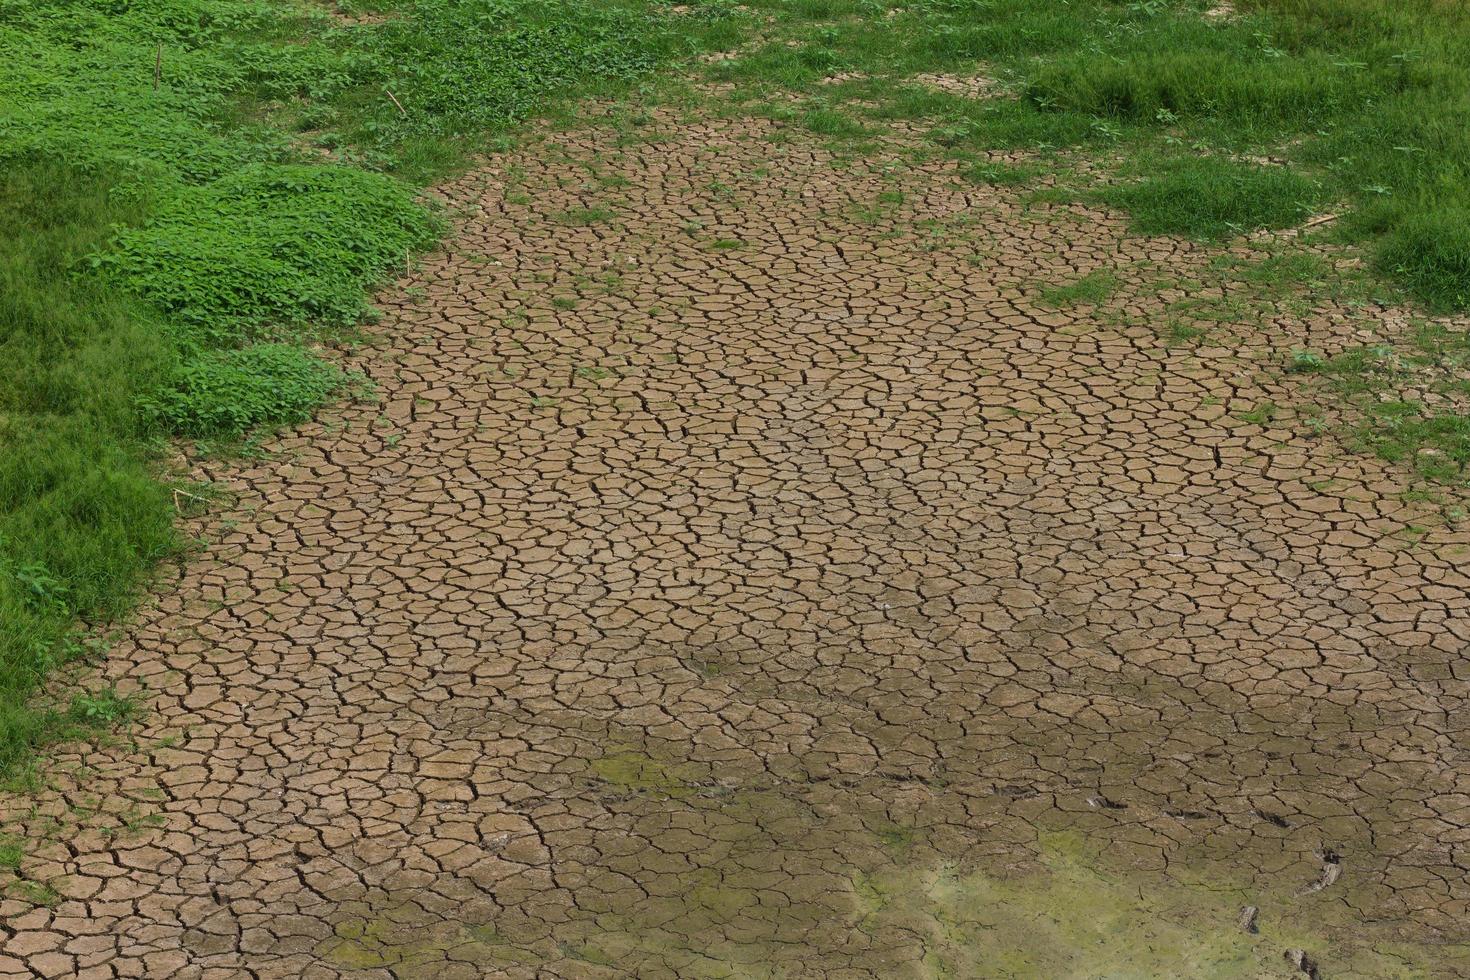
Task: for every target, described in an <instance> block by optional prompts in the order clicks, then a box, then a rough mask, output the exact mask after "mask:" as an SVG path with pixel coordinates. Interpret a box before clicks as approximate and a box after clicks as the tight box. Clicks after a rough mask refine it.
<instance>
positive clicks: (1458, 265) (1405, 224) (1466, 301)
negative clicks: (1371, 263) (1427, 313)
mask: <svg viewBox="0 0 1470 980" xmlns="http://www.w3.org/2000/svg"><path fill="white" fill-rule="evenodd" d="M1377 260H1378V265H1379V267H1380V268H1381V269H1382V270H1383V271H1384V272H1385V273H1387V274H1388V275H1390V276H1392V277H1394V278H1396V279H1398V280H1399V281H1400V282H1402V283H1403V284H1404V285H1405V286H1407V287H1408V288H1409V289H1410V290H1411V291H1412V292H1413V293H1414V294H1415V295H1417V296H1419V297H1420V298H1421V299H1423V300H1424V301H1425V302H1426V303H1428V304H1429V305H1430V306H1431V307H1432V308H1434V309H1439V310H1456V309H1464V308H1466V307H1470V207H1464V208H1458V207H1457V208H1445V209H1443V210H1435V211H1424V212H1421V213H1418V214H1411V215H1407V216H1405V217H1404V218H1403V219H1402V220H1401V221H1399V222H1398V223H1397V224H1396V225H1395V226H1394V227H1393V228H1392V229H1391V230H1390V231H1389V232H1388V233H1387V234H1386V236H1385V237H1384V241H1383V245H1382V247H1381V248H1380V249H1379V250H1378V256H1377Z"/></svg>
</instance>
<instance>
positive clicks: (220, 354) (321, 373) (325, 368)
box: [142, 344, 347, 437]
mask: <svg viewBox="0 0 1470 980" xmlns="http://www.w3.org/2000/svg"><path fill="white" fill-rule="evenodd" d="M346 380H347V379H346V375H344V374H343V373H342V371H341V370H340V369H339V368H337V367H336V366H335V365H332V364H327V363H326V362H324V361H321V360H319V359H317V358H316V357H313V356H312V355H311V354H310V353H309V352H308V351H306V350H303V349H302V348H301V347H297V346H295V345H292V344H255V345H253V346H250V347H245V348H241V349H238V350H219V351H206V352H204V353H202V354H199V355H198V356H196V357H193V358H191V359H190V360H188V361H186V362H185V363H184V364H182V365H181V366H180V367H179V368H178V370H177V371H176V372H175V373H174V376H173V377H172V378H171V379H170V382H169V384H168V386H167V387H165V388H164V389H162V390H161V391H159V392H158V393H157V394H155V395H153V396H151V397H149V398H145V399H143V402H142V405H143V408H144V410H145V412H147V413H148V414H149V415H151V416H152V417H153V418H155V419H157V420H158V421H159V422H161V423H162V424H163V425H165V426H166V427H167V428H169V429H171V430H172V431H174V432H179V433H182V434H184V435H189V436H222V437H237V436H241V435H244V434H245V433H246V432H248V431H249V430H251V429H253V428H255V427H256V426H260V425H290V424H293V423H297V422H303V421H305V420H306V419H308V418H310V417H311V412H312V409H314V408H316V407H317V406H318V405H320V404H322V403H323V402H325V401H327V400H328V399H329V398H330V397H331V396H332V395H333V394H335V393H336V392H338V391H340V390H341V389H342V387H343V386H344V385H345V383H346Z"/></svg>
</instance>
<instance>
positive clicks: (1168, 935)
mask: <svg viewBox="0 0 1470 980" xmlns="http://www.w3.org/2000/svg"><path fill="white" fill-rule="evenodd" d="M1040 858H1041V863H1042V866H1043V870H1040V871H1037V872H1034V873H1029V874H1025V875H1019V876H1015V877H1003V876H992V875H987V874H983V873H977V872H972V873H964V872H960V871H959V870H957V869H955V868H954V867H952V866H938V867H933V868H928V869H912V868H895V869H893V870H891V871H889V872H887V873H884V874H878V875H859V876H856V877H855V878H854V880H853V883H852V894H853V905H854V910H855V911H856V913H857V914H858V916H859V923H860V924H859V928H861V929H862V930H863V931H864V932H868V933H870V934H872V935H874V936H881V935H883V934H884V933H885V932H889V933H899V932H910V933H912V934H914V935H917V936H921V937H923V945H924V947H925V949H926V956H925V959H924V965H925V967H926V969H927V972H928V975H930V976H934V977H975V976H986V977H1037V976H1045V977H1053V978H1059V980H1060V978H1079V980H1080V978H1096V977H1120V978H1140V980H1142V978H1153V977H1211V978H1221V980H1225V978H1232V977H1238V978H1251V980H1258V978H1263V977H1279V978H1283V980H1287V978H1300V976H1301V973H1300V972H1299V971H1298V970H1297V969H1296V968H1295V967H1294V966H1292V965H1291V964H1290V963H1288V962H1287V959H1286V957H1285V955H1284V954H1285V952H1286V950H1288V949H1299V948H1305V949H1308V950H1312V951H1314V956H1315V958H1316V959H1317V960H1318V961H1319V962H1322V963H1324V964H1325V966H1324V969H1325V968H1326V967H1330V968H1331V975H1332V976H1334V977H1343V976H1361V977H1375V978H1389V977H1394V978H1410V977H1425V978H1428V977H1431V976H1434V975H1436V971H1442V970H1443V969H1444V968H1445V966H1446V965H1447V963H1448V961H1449V957H1450V956H1451V955H1452V954H1454V953H1458V954H1459V955H1461V956H1464V955H1466V950H1464V949H1461V948H1456V949H1454V950H1451V949H1445V950H1442V951H1441V952H1442V953H1443V956H1440V955H1436V957H1435V958H1434V962H1433V963H1432V964H1431V963H1430V962H1429V961H1428V959H1427V957H1425V956H1424V953H1423V951H1422V950H1420V949H1414V950H1408V949H1402V948H1390V947H1389V946H1388V945H1384V944H1378V945H1376V946H1375V945H1374V944H1372V943H1371V941H1367V940H1364V939H1363V937H1361V936H1360V935H1355V934H1354V932H1353V930H1352V926H1351V921H1350V917H1349V916H1348V915H1346V914H1345V912H1343V911H1338V909H1337V907H1336V906H1333V905H1329V904H1327V903H1323V902H1304V901H1300V900H1298V901H1297V902H1296V903H1295V905H1292V904H1290V900H1289V899H1288V898H1287V897H1286V896H1284V895H1283V896H1271V897H1270V899H1269V900H1268V899H1260V898H1258V899H1257V900H1258V901H1260V902H1261V903H1262V911H1261V913H1260V919H1259V930H1260V931H1259V933H1256V934H1253V933H1250V932H1247V931H1246V930H1244V929H1242V928H1241V927H1240V914H1241V909H1242V908H1243V907H1244V906H1246V905H1247V904H1254V902H1249V901H1247V899H1248V897H1249V896H1248V893H1247V892H1246V891H1245V890H1243V889H1238V888H1234V887H1231V886H1229V885H1225V884H1208V883H1191V884H1185V883H1180V882H1175V881H1171V880H1167V879H1164V878H1162V877H1159V876H1155V875H1149V876H1140V875H1136V874H1127V873H1118V874H1113V873H1110V872H1108V871H1106V870H1103V869H1102V868H1101V866H1100V865H1099V863H1098V862H1097V860H1096V856H1095V855H1093V854H1090V853H1089V852H1088V851H1087V850H1086V849H1085V847H1084V846H1083V844H1082V840H1081V838H1080V837H1076V836H1074V835H1071V834H1056V835H1043V836H1042V837H1041V840H1040Z"/></svg>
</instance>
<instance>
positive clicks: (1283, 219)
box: [1095, 156, 1322, 239]
mask: <svg viewBox="0 0 1470 980" xmlns="http://www.w3.org/2000/svg"><path fill="white" fill-rule="evenodd" d="M1135 173H1136V176H1135V177H1134V179H1132V180H1129V181H1127V182H1126V183H1122V184H1118V185H1116V186H1113V187H1109V188H1106V189H1104V190H1101V191H1097V192H1095V197H1096V198H1097V200H1099V201H1101V202H1103V203H1104V204H1108V205H1111V206H1113V207H1119V208H1123V209H1125V210H1127V211H1128V213H1129V216H1130V218H1131V227H1132V228H1133V230H1134V231H1136V232H1139V233H1141V234H1145V235H1184V236H1187V237H1190V238H1203V239H1215V238H1224V237H1228V236H1230V235H1236V234H1240V233H1241V232H1246V231H1255V230H1258V229H1262V228H1286V227H1290V226H1292V225H1295V224H1298V223H1300V222H1301V221H1302V219H1304V218H1305V217H1307V216H1308V215H1309V214H1311V211H1312V207H1313V204H1314V203H1315V202H1316V201H1317V200H1319V199H1320V198H1321V194H1322V191H1321V189H1320V187H1319V185H1317V184H1316V183H1315V182H1314V181H1312V180H1310V179H1308V178H1307V177H1304V176H1303V175H1301V174H1300V173H1298V172H1297V171H1295V170H1292V169H1288V168H1285V167H1268V166H1256V165H1254V164H1249V163H1237V162H1236V161H1233V160H1226V159H1220V158H1218V157H1195V156H1183V157H1173V158H1165V159H1160V160H1150V161H1148V162H1147V163H1145V164H1140V165H1139V166H1138V167H1137V169H1136V171H1135Z"/></svg>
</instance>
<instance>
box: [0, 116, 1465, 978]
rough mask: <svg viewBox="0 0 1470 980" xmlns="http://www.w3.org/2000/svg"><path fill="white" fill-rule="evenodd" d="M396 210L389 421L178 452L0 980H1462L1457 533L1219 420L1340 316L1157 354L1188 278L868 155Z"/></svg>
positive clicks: (1298, 445)
mask: <svg viewBox="0 0 1470 980" xmlns="http://www.w3.org/2000/svg"><path fill="white" fill-rule="evenodd" d="M896 188H901V189H902V191H903V193H902V195H901V196H900V195H896V194H894V193H893V191H894V190H895V189H896ZM441 191H442V196H443V198H444V200H445V201H446V202H447V204H448V206H449V208H450V213H451V214H452V215H453V216H454V218H455V223H456V231H455V233H454V235H453V237H452V239H451V240H450V242H449V244H448V247H447V249H446V250H445V251H444V252H442V253H439V254H436V255H433V256H430V257H429V258H428V259H426V260H425V261H424V262H423V263H422V265H421V266H420V267H419V268H417V269H416V270H414V271H413V272H412V273H411V274H409V275H407V276H406V278H405V279H404V280H403V281H401V282H400V283H398V284H397V286H396V287H394V288H393V289H391V290H389V291H387V292H386V293H385V295H384V296H383V297H382V304H383V306H384V309H385V313H386V316H385V318H384V322H383V323H382V324H381V325H380V326H379V327H377V328H375V330H376V332H377V333H378V334H379V335H380V342H379V343H378V344H377V345H376V346H374V347H371V348H368V349H364V350H360V351H358V352H356V353H355V354H352V355H350V356H349V360H350V361H351V365H352V366H353V367H354V368H356V369H358V370H361V371H363V372H365V373H366V374H367V375H368V376H369V377H370V378H371V379H372V380H373V381H374V382H375V383H376V386H377V391H378V393H379V396H380V401H378V402H376V403H373V402H369V401H363V402H357V403H354V404H350V405H346V406H342V407H340V408H338V409H334V410H332V411H330V412H328V413H326V415H325V416H324V417H323V419H322V420H321V421H319V422H318V423H316V424H313V425H309V426H306V427H304V428H302V429H301V430H299V431H297V432H295V433H293V434H290V435H287V436H284V437H281V438H278V439H276V440H273V442H272V443H271V446H270V448H271V449H272V450H273V451H274V454H273V455H272V456H271V457H270V458H268V459H264V460H260V461H256V462H249V461H246V462H243V463H242V462H236V463H229V464H224V463H218V462H208V461H198V462H197V463H195V464H194V465H195V467H196V470H197V475H198V476H199V477H201V478H204V479H209V480H213V481H215V482H217V483H219V484H221V485H223V486H225V487H227V488H229V489H230V490H231V491H233V492H234V493H235V494H236V495H237V502H236V503H234V504H231V505H229V506H227V507H225V508H224V509H223V511H222V512H220V513H216V514H214V515H212V516H211V517H209V518H207V519H205V523H203V524H201V525H200V527H199V531H200V532H201V533H203V534H206V535H207V536H208V537H209V538H210V540H211V543H210V544H209V545H208V547H207V548H206V549H205V550H204V552H203V554H202V555H200V556H198V557H197V558H196V559H195V560H193V561H191V562H190V563H189V564H188V565H187V566H186V567H183V568H182V569H181V570H180V571H179V574H178V576H177V578H176V579H172V580H170V581H169V582H168V583H167V584H166V585H165V586H164V587H163V588H162V590H161V594H160V596H159V598H158V599H157V602H156V604H155V605H154V606H153V607H152V608H150V609H149V610H148V611H146V612H145V613H144V614H143V615H142V616H141V618H140V621H139V622H138V623H137V624H136V625H135V626H133V627H131V628H130V629H129V632H128V636H127V639H126V641H125V642H124V643H123V644H121V645H120V646H119V647H118V648H117V649H116V650H114V651H113V653H112V654H111V656H110V659H109V661H108V663H107V665H106V667H105V668H104V669H105V672H106V674H107V675H108V677H109V678H110V679H111V680H113V681H115V682H116V683H117V684H118V685H119V686H120V687H121V688H122V689H124V690H141V691H143V701H144V703H145V704H146V706H147V709H148V711H147V713H146V715H145V716H144V718H143V720H142V722H141V723H140V727H139V728H138V729H137V730H136V731H134V732H133V733H132V737H130V738H124V739H119V740H116V741H115V742H113V743H109V744H105V745H95V746H86V747H82V748H77V749H74V750H71V751H70V752H68V753H67V754H64V755H63V756H61V757H60V758H59V759H58V760H56V762H55V763H54V764H53V766H52V771H51V775H50V779H51V787H50V788H49V789H47V790H45V791H43V792H41V793H39V794H38V795H36V796H34V797H31V798H24V799H22V798H12V799H10V800H7V801H6V802H5V804H4V806H5V810H4V814H5V817H6V823H7V826H8V827H9V828H10V829H11V830H12V831H15V832H18V833H23V834H25V835H26V836H27V837H28V838H30V839H31V840H32V841H33V842H34V843H33V846H32V849H31V850H30V852H29V853H28V854H27V856H26V859H25V862H24V865H23V867H22V869H21V872H22V875H23V877H24V879H25V881H24V882H23V883H22V884H26V885H27V888H28V889H29V890H28V891H27V890H24V889H17V888H12V889H11V890H10V891H9V895H10V897H9V898H8V899H6V900H3V901H0V915H3V918H0V922H3V925H0V943H3V952H0V976H3V977H17V976H20V977H24V976H45V977H63V976H66V977H70V976H76V977H83V978H100V977H148V978H155V980H164V978H185V977H189V978H216V977H218V978H223V977H258V978H286V977H292V978H295V977H313V978H315V977H321V978H328V977H346V976H351V977H389V976H392V977H415V976H426V977H435V978H442V980H449V978H458V977H480V976H507V977H523V976H524V977H529V976H533V975H537V976H558V977H560V976H566V977H583V976H586V977H597V976H638V977H702V976H709V977H716V976H739V977H766V976H770V977H833V978H835V977H875V976H876V977H903V976H959V977H977V976H1052V977H1060V976H1104V975H1105V976H1124V977H1129V976H1251V977H1259V976H1282V977H1287V976H1298V977H1300V976H1302V975H1303V974H1302V972H1301V968H1300V967H1299V966H1297V965H1294V962H1293V958H1294V957H1296V956H1297V952H1300V951H1305V954H1306V955H1307V956H1309V957H1310V960H1309V961H1315V962H1316V963H1317V964H1320V968H1321V970H1322V975H1323V976H1348V975H1362V976H1396V975H1428V976H1450V975H1459V974H1462V973H1463V972H1464V971H1465V969H1466V966H1465V963H1466V962H1467V960H1466V953H1465V947H1464V946H1462V945H1457V944H1461V943H1464V942H1465V940H1466V939H1467V936H1466V932H1467V928H1466V925H1465V924H1466V922H1467V915H1470V882H1467V879H1466V865H1467V860H1470V854H1467V836H1470V834H1467V824H1470V762H1467V760H1466V759H1465V757H1464V754H1463V746H1464V744H1465V738H1466V723H1467V714H1466V694H1467V680H1470V677H1467V670H1470V668H1467V660H1466V658H1465V656H1464V654H1465V652H1466V649H1467V644H1470V615H1467V613H1470V596H1467V585H1470V578H1467V575H1466V574H1465V572H1464V568H1465V564H1466V557H1467V548H1466V545H1467V543H1470V537H1467V532H1466V531H1465V530H1463V529H1461V530H1456V529H1455V528H1453V527H1451V526H1445V525H1437V526H1423V527H1421V526H1419V525H1418V524H1416V522H1421V523H1422V520H1421V519H1422V514H1421V512H1420V510H1421V509H1422V507H1423V506H1424V505H1423V504H1416V503H1413V502H1405V500H1404V499H1403V497H1402V491H1403V490H1404V489H1405V486H1406V484H1405V478H1404V476H1403V475H1402V474H1401V473H1399V472H1396V471H1394V470H1393V469H1391V468H1390V467H1388V466H1387V465H1386V464H1383V463H1380V462H1378V461H1376V460H1373V459H1370V458H1364V457H1360V456H1351V455H1347V454H1344V453H1342V452H1340V451H1336V450H1334V449H1333V447H1332V445H1331V443H1330V441H1317V442H1307V441H1304V440H1303V439H1301V438H1299V437H1297V436H1296V434H1294V433H1292V432H1289V431H1282V430H1280V429H1279V428H1273V427H1272V426H1271V423H1270V422H1269V420H1267V419H1264V418H1257V419H1256V420H1255V421H1250V420H1244V419H1242V418H1241V417H1240V416H1241V415H1242V414H1247V415H1249V412H1248V411H1246V410H1247V409H1249V407H1250V406H1253V405H1257V404H1259V403H1261V402H1262V401H1265V400H1271V401H1274V402H1275V403H1277V404H1282V405H1286V404H1290V403H1291V400H1292V399H1293V398H1294V397H1296V396H1295V394H1294V391H1295V385H1294V384H1287V383H1285V382H1282V381H1280V380H1279V379H1278V378H1277V377H1276V374H1277V372H1275V371H1274V370H1273V369H1271V364H1272V362H1273V361H1274V360H1275V359H1277V358H1279V356H1280V354H1281V352H1282V351H1285V350H1289V349H1290V348H1292V347H1298V346H1301V347H1305V346H1311V347H1313V348H1314V349H1318V350H1327V351H1329V352H1330V351H1331V350H1333V349H1334V348H1335V347H1341V346H1342V345H1345V344H1349V343H1353V342H1355V338H1356V336H1357V331H1359V330H1361V329H1363V318H1364V316H1365V313H1364V311H1362V310H1348V309H1335V308H1330V307H1329V308H1325V309H1322V310H1319V311H1318V312H1316V313H1314V314H1313V315H1311V316H1308V317H1299V316H1294V315H1292V314H1290V313H1287V312H1282V313H1280V314H1279V315H1273V316H1269V317H1267V318H1265V319H1264V320H1263V321H1262V322H1259V323H1254V324H1240V325H1237V327H1236V328H1235V329H1234V331H1233V332H1232V333H1231V334H1230V335H1229V336H1228V337H1226V336H1222V337H1219V338H1216V339H1209V338H1207V339H1206V340H1205V341H1203V342H1201V343H1199V344H1196V345H1188V346H1178V345H1175V346H1171V345H1169V344H1167V343H1165V342H1163V341H1162V340H1161V338H1160V336H1159V331H1158V329H1157V323H1156V322H1155V321H1157V320H1158V319H1159V317H1160V315H1161V314H1160V310H1162V308H1163V304H1164V303H1165V302H1166V301H1168V300H1169V299H1170V298H1171V297H1172V298H1177V297H1178V295H1182V294H1187V293H1188V292H1189V290H1190V289H1191V288H1194V287H1190V286H1188V285H1187V284H1188V283H1189V282H1190V281H1192V278H1191V277H1193V276H1196V275H1197V274H1199V275H1202V274H1203V270H1205V269H1206V266H1207V264H1208V262H1209V260H1210V259H1211V258H1212V257H1213V256H1214V255H1215V254H1217V253H1213V252H1211V251H1210V250H1209V249H1206V248H1204V247H1201V246H1195V245H1189V244H1185V243H1180V242H1175V241H1169V240H1160V239H1147V238H1137V237H1128V236H1127V235H1125V234H1124V231H1123V224H1122V222H1121V221H1120V220H1119V219H1118V218H1117V216H1114V215H1108V214H1104V213H1100V212H1096V211H1091V210H1088V209H1086V208H1082V207H1061V206H1051V207H1047V208H1041V209H1039V210H1038V209H1028V208H1027V207H1026V206H1024V205H1023V204H1022V203H1021V201H1020V198H1019V197H1018V196H1017V193H1016V192H1015V191H1012V190H1004V189H997V188H990V187H975V186H972V185H969V184H966V183H964V182H963V181H961V180H959V179H958V177H957V171H956V165H955V164H954V163H953V162H947V161H943V160H915V159H912V158H911V157H910V155H909V154H908V149H907V148H906V147H905V145H904V144H903V140H902V138H901V137H895V138H893V139H890V140H888V141H887V142H884V143H883V144H882V145H881V146H879V147H878V149H876V150H875V151H874V152H873V154H871V155H870V156H869V157H867V158H865V159H861V160H853V161H844V160H841V159H838V158H837V157H835V156H834V154H833V151H832V150H830V149H828V148H825V147H823V146H822V145H821V144H820V143H819V142H817V141H815V140H814V139H813V138H810V137H806V136H801V135H794V134H792V133H790V132H787V131H785V130H782V129H781V128H780V127H779V126H778V125H777V124H776V123H773V122H769V121H752V120H729V119H714V118H697V119H682V118H675V117H674V116H673V115H672V114H668V113H664V114H660V115H656V116H655V117H654V118H653V119H652V120H651V121H650V124H649V126H648V127H647V128H646V130H645V131H644V134H643V138H640V139H636V140H632V141H628V140H618V139H616V138H615V134H614V131H613V130H612V129H611V128H609V127H607V126H604V125H599V124H596V123H593V124H589V125H588V126H586V127H583V128H577V129H574V130H570V131H567V132H553V133H549V134H547V135H546V137H545V138H544V140H542V141H540V142H535V143H531V144H530V145H528V146H525V147H523V148H521V149H518V150H516V151H513V152H510V153H508V154H506V155H504V156H501V157H496V158H492V159H490V160H488V161H486V162H485V164H484V166H483V167H482V168H481V169H479V170H478V171H477V172H475V173H473V174H471V175H469V176H467V177H465V178H463V179H462V180H459V181H458V182H456V183H453V184H451V185H449V186H446V187H444V188H442V189H441ZM1159 268H1163V269H1166V270H1169V271H1170V272H1171V273H1173V274H1177V276H1178V277H1179V281H1180V282H1181V283H1184V284H1185V285H1181V286H1178V287H1177V288H1173V289H1172V292H1171V290H1170V289H1164V290H1158V289H1154V290H1149V289H1145V288H1143V285H1142V283H1143V280H1144V279H1145V278H1147V275H1146V272H1145V270H1150V269H1159ZM1098 270H1107V271H1110V272H1112V273H1113V274H1115V275H1116V276H1117V277H1118V280H1119V282H1120V283H1121V284H1122V289H1121V292H1120V294H1119V298H1118V299H1116V300H1114V301H1112V309H1113V311H1114V312H1115V313H1117V314H1119V315H1116V316H1104V315H1103V314H1102V311H1100V310H1098V309H1096V308H1094V307H1089V306H1081V307H1068V308H1061V309H1055V308H1051V307H1049V306H1048V305H1047V304H1046V303H1044V302H1042V301H1041V300H1040V299H1039V298H1038V296H1037V290H1036V284H1037V283H1043V284H1044V283H1057V282H1065V281H1069V280H1074V279H1076V278H1077V277H1078V276H1080V275H1083V274H1085V273H1089V272H1094V271H1098ZM1198 288H1199V289H1200V290H1201V291H1202V293H1208V292H1209V291H1210V290H1212V289H1219V288H1224V289H1226V290H1227V291H1228V290H1229V289H1231V288H1233V287H1232V286H1231V284H1230V283H1228V282H1226V283H1224V284H1217V285H1215V286H1200V287H1198ZM1372 313H1373V311H1371V310H1370V311H1368V314H1367V315H1369V316H1370V317H1371V315H1372ZM1383 315H1384V316H1387V315H1388V314H1387V312H1384V314H1383ZM27 896H29V898H30V899H31V900H27ZM38 897H39V898H41V899H44V900H43V901H41V902H40V903H39V904H36V903H35V901H34V900H35V899H37V898H38ZM1243 906H1255V907H1257V908H1258V909H1259V912H1258V913H1248V914H1245V915H1244V917H1242V915H1243V914H1242V912H1241V908H1242V907H1243ZM1242 922H1245V923H1246V924H1248V925H1253V926H1256V927H1258V928H1259V932H1254V931H1250V930H1248V929H1246V928H1244V927H1242V925H1241V923H1242ZM1296 962H1300V959H1297V960H1296ZM1416 971H1417V972H1416Z"/></svg>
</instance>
